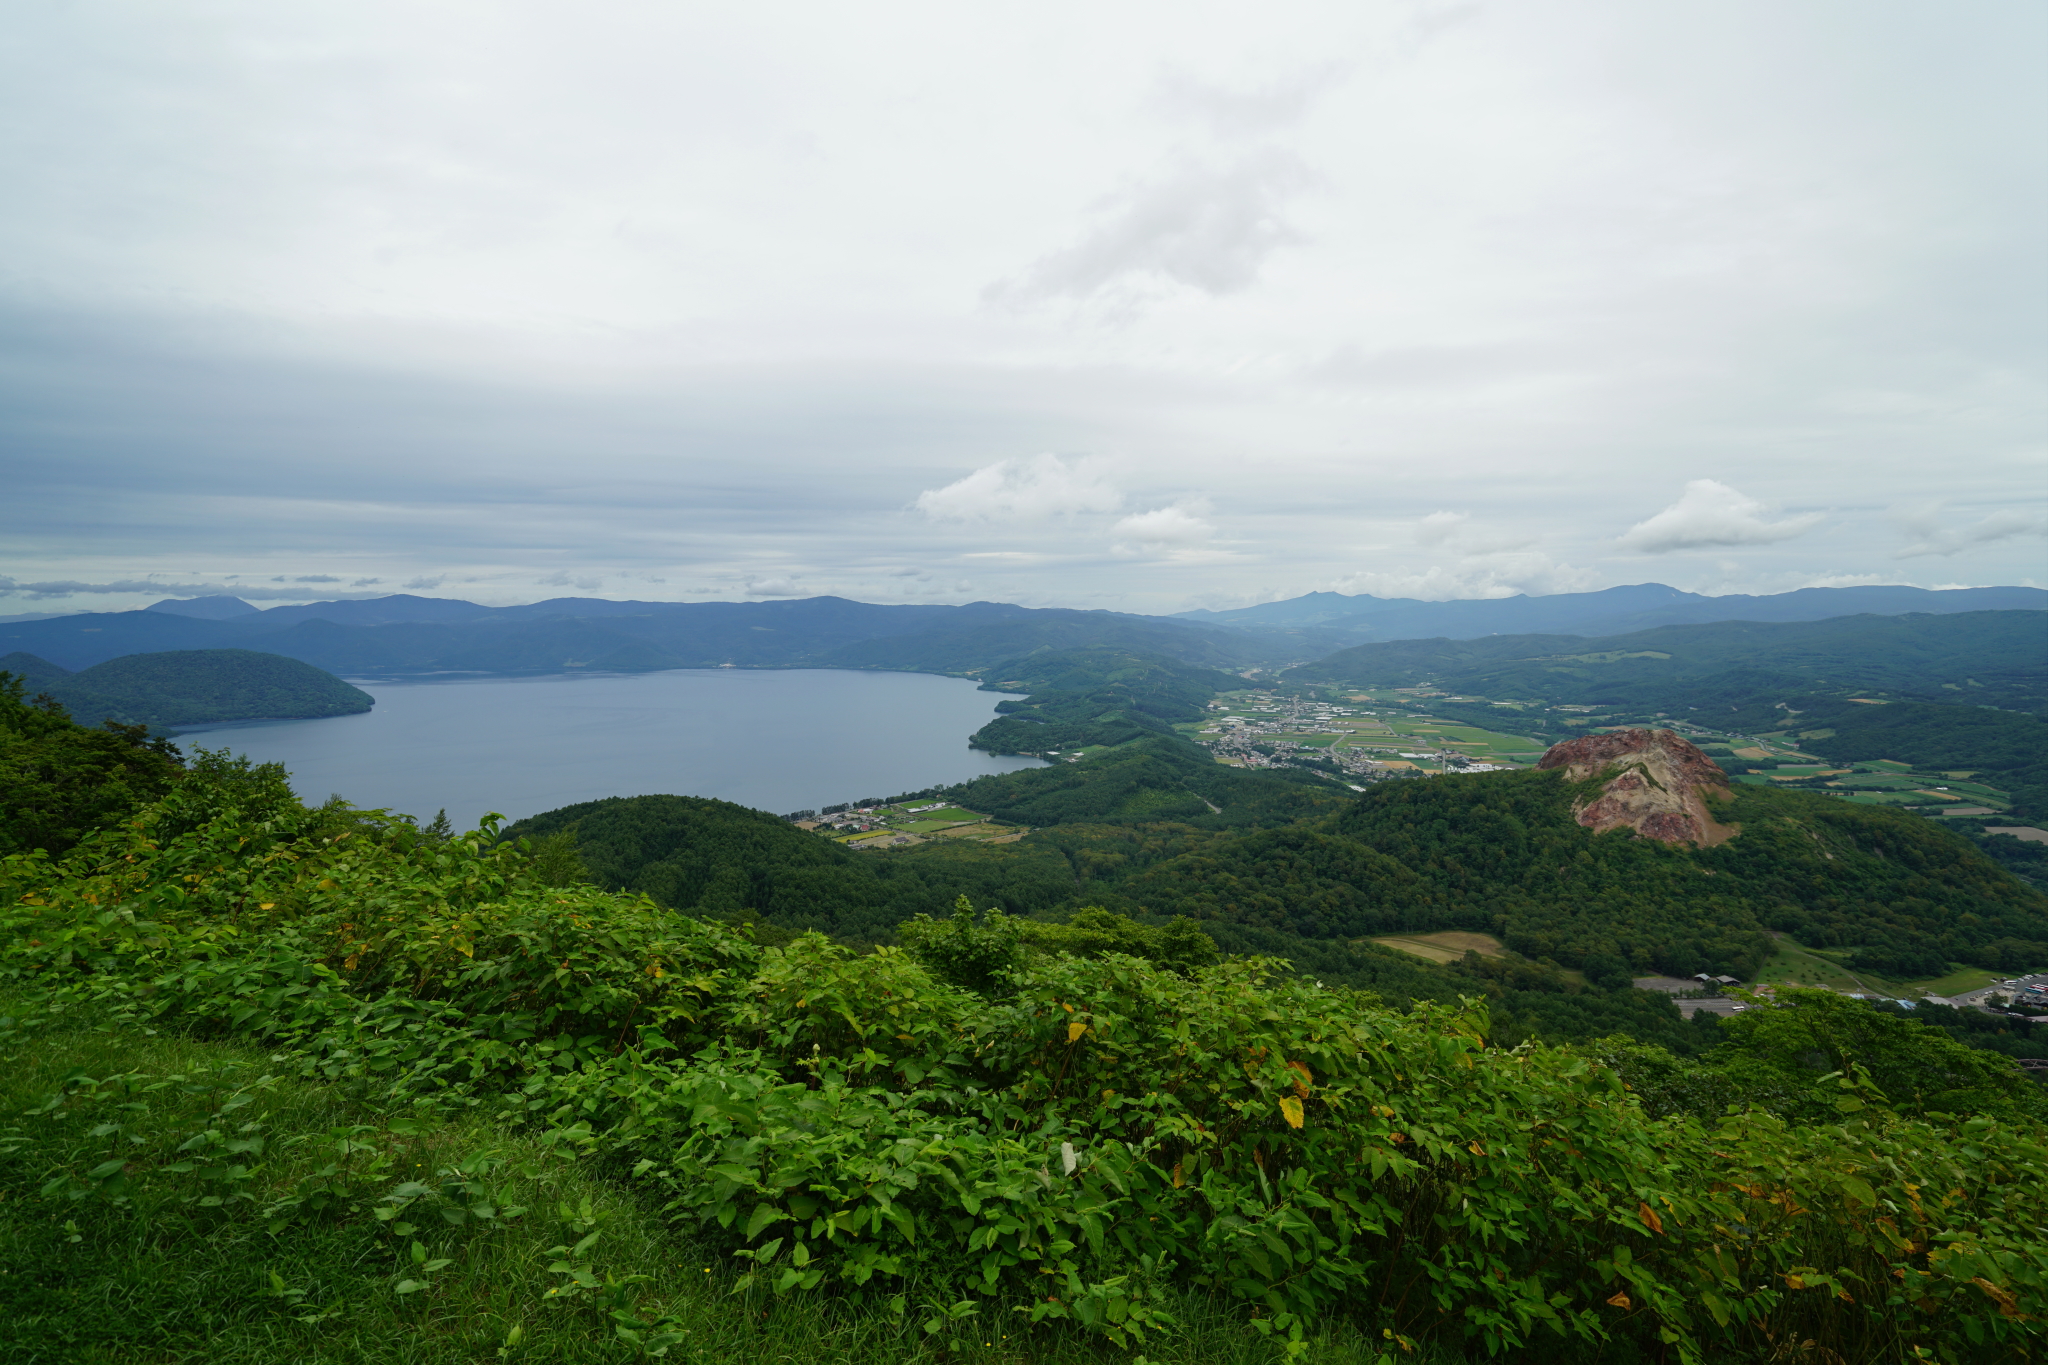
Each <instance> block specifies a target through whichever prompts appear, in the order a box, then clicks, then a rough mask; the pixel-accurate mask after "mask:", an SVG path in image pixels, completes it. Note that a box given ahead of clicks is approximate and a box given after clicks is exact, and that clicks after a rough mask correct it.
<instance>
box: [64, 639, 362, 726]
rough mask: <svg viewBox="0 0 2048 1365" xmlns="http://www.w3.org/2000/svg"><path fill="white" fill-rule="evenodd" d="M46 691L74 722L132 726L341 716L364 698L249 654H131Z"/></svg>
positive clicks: (295, 665) (329, 678)
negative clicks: (79, 719) (114, 722)
mask: <svg viewBox="0 0 2048 1365" xmlns="http://www.w3.org/2000/svg"><path fill="white" fill-rule="evenodd" d="M48 691H49V692H50V694H51V695H52V696H54V697H55V698H56V699H57V700H58V701H60V702H62V703H63V704H64V706H65V707H66V709H68V710H70V711H71V712H72V713H73V714H74V715H77V716H81V717H88V718H91V719H94V720H98V719H100V718H102V717H105V718H109V719H113V720H118V721H122V722H124V723H127V724H133V725H172V726H175V725H202V724H209V723H212V722H216V721H228V720H287V719H291V720H296V719H300V718H306V717H314V716H348V715H355V714H357V713H358V712H362V711H367V710H369V709H370V707H371V706H372V705H373V699H372V698H371V696H370V694H369V693H367V692H365V691H363V690H362V689H360V688H356V687H351V686H350V685H349V684H347V683H345V682H343V681H342V680H341V679H339V678H337V677H335V676H334V675H333V674H331V673H327V672H323V671H322V670H320V669H317V668H315V667H313V666H312V665H311V664H308V663H301V662H299V661H298V660H297V659H287V658H285V657H284V656H282V655H279V654H261V653H258V652H256V651H255V650H249V649H179V650H168V651H165V652H164V653H161V654H131V655H129V656H127V657H126V658H122V659H109V660H108V661H107V662H105V663H102V664H94V665H93V666H92V667H91V668H88V669H84V670H83V671H81V672H78V673H73V674H71V675H70V676H68V677H65V678H61V679H59V680H58V681H56V682H54V683H51V684H50V685H49V687H48Z"/></svg>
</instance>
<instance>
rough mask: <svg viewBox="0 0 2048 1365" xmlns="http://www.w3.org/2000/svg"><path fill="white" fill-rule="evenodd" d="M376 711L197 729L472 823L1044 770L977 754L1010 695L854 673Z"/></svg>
mask: <svg viewBox="0 0 2048 1365" xmlns="http://www.w3.org/2000/svg"><path fill="white" fill-rule="evenodd" d="M350 681H351V682H353V683H355V685H356V686H358V687H360V688H362V689H363V690H364V691H366V692H368V693H369V694H370V695H371V696H373V697H375V698H376V699H377V705H376V708H375V709H374V710H372V711H369V712H366V713H365V714H363V715H360V716H332V717H328V718H325V719H321V720H277V721H253V722H243V723H241V724H236V725H218V726H203V727H195V728H193V729H190V730H186V731H184V732H183V733H182V734H181V735H180V736H179V743H180V744H181V745H182V746H183V747H184V748H185V749H186V750H187V752H190V750H191V749H192V748H194V747H195V746H197V747H202V748H207V749H220V748H227V749H232V750H234V751H235V752H237V753H243V754H247V755H248V756H249V757H250V758H252V759H254V760H256V761H257V762H259V763H282V764H284V766H285V768H286V769H287V770H288V771H289V772H290V773H291V775H292V787H293V790H295V791H296V792H297V793H298V794H299V796H300V798H301V799H303V800H306V801H309V802H315V803H317V802H320V801H324V800H326V799H327V797H328V795H329V794H330V793H339V794H340V795H342V796H343V797H345V798H347V799H348V800H349V801H350V802H351V803H353V804H354V805H357V806H364V807H370V806H382V807H387V808H389V809H391V810H396V811H400V812H403V813H404V814H407V815H411V816H414V817H416V818H417V819H419V820H421V821H426V820H431V819H432V818H433V817H434V813H435V812H436V811H438V810H444V809H445V810H446V811H447V812H448V818H449V819H450V820H452V821H453V822H454V823H455V826H456V828H458V829H467V828H470V827H472V826H474V825H475V824H476V822H477V820H478V819H480V818H481V817H482V816H483V814H484V813H485V812H486V811H497V812H499V813H500V814H502V815H506V816H509V817H511V818H512V819H515V820H516V819H520V818H522V817H524V816H528V815H534V814H537V813H539V812H541V811H546V810H553V809H555V808H556V807H557V806H566V805H570V804H573V803H574V802H577V801H591V800H595V799H596V798H598V797H603V796H641V795H646V794H648V793H655V792H663V793H674V794H677V795H682V796H715V797H719V798H721V799H723V800H726V801H736V802H738V803H739V804H741V805H743V806H753V807H755V808H757V809H760V810H766V811H772V812H774V813H776V814H778V815H779V814H782V813H784V812H787V811H792V810H815V809H817V808H818V807H820V806H827V805H836V804H838V803H839V802H842V801H858V800H860V799H862V798H863V797H870V796H883V797H887V796H895V795H897V794H899V793H902V792H907V791H919V790H921V789H923V788H925V787H931V786H938V785H941V784H944V783H951V782H964V781H966V780H967V779H969V778H974V777H982V776H985V775H987V774H989V773H1004V772H1014V771H1016V770H1017V769H1019V768H1029V767H1038V766H1040V765H1039V761H1038V760H1037V759H1029V758H1010V757H998V756H997V755H995V754H988V753H983V752H982V751H980V750H978V749H970V748H968V747H967V737H968V735H970V734H972V733H973V732H974V731H976V730H978V729H980V728H981V727H982V726H983V725H985V724H987V723H988V722H989V720H991V719H992V718H993V717H994V716H995V707H996V703H997V702H999V701H1001V700H1003V696H1002V694H999V693H995V692H983V691H981V690H980V689H979V688H977V687H976V686H975V684H973V683H971V682H969V681H967V680H966V679H964V678H941V677H935V676H933V675H930V674H924V673H868V672H850V671H845V670H839V669H788V670H782V669H775V670H751V669H736V668H719V669H677V670H673V671H670V672H662V673H613V674H586V675H581V676H569V677H564V676H550V677H539V678H532V677H528V678H461V679H429V680H413V679H407V680H403V681H388V680H380V679H368V680H366V679H361V678H355V679H350Z"/></svg>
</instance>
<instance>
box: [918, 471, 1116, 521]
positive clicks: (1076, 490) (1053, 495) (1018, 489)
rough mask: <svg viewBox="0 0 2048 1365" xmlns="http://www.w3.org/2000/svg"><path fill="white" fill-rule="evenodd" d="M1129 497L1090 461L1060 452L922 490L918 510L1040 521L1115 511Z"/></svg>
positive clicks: (946, 517)
mask: <svg viewBox="0 0 2048 1365" xmlns="http://www.w3.org/2000/svg"><path fill="white" fill-rule="evenodd" d="M1123 501H1124V495H1123V493H1122V492H1121V491H1120V490H1118V489H1117V487H1116V486H1115V485H1114V484H1112V483H1110V482H1109V481H1108V480H1107V479H1104V478H1103V477H1102V476H1101V475H1100V474H1099V473H1097V472H1096V471H1095V470H1094V469H1093V468H1091V467H1090V466H1089V464H1088V462H1087V461H1086V460H1074V461H1071V462H1069V461H1067V460H1064V459H1062V458H1060V457H1059V456H1057V455H1033V456H1030V457H1028V458H1023V459H1009V460H997V461H996V462H995V463H994V464H991V465H984V466H983V467H981V468H980V469H977V470H975V471H974V472H973V473H972V474H969V475H968V476H967V477H966V478H964V479H960V480H957V481H955V482H953V483H949V484H947V485H946V486H945V487H944V488H932V489H927V490H926V491H924V492H922V493H920V494H918V496H917V502H916V503H915V504H914V505H915V506H916V508H917V510H918V511H920V512H922V513H924V514H925V515H926V516H928V517H931V518H932V519H933V520H935V521H963V522H1037V521H1046V520H1049V519H1051V518H1053V517H1070V516H1074V515H1077V514H1079V513H1083V512H1114V511H1116V510H1117V509H1118V508H1120V507H1122V506H1123Z"/></svg>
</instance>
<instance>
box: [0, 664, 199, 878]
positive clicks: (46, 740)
mask: <svg viewBox="0 0 2048 1365" xmlns="http://www.w3.org/2000/svg"><path fill="white" fill-rule="evenodd" d="M179 757H180V755H179V753H178V750H177V749H176V747H175V746H173V745H171V744H170V743H169V742H167V741H165V740H163V739H152V738H151V737H150V736H149V734H148V733H147V731H146V730H145V728H144V727H142V726H139V725H123V724H121V723H120V722H118V721H110V722H108V723H107V724H106V725H105V726H103V727H101V728H98V729H94V728H91V727H88V726H84V725H79V724H77V723H76V722H74V721H73V720H72V719H71V717H70V716H69V715H67V714H66V713H65V711H64V708H63V707H62V706H60V705H58V704H57V703H56V702H54V701H51V700H49V699H48V698H47V697H41V696H39V697H38V698H37V699H36V700H35V701H30V700H29V699H28V694H27V690H26V688H25V687H24V685H23V683H22V680H21V679H20V678H19V677H17V676H15V675H14V674H13V673H9V672H0V854H26V853H29V852H30V851H32V850H35V849H42V850H45V851H47V852H49V853H52V854H63V853H67V852H69V851H70V850H71V848H72V847H73V846H75V845H76V844H77V843H78V841H79V840H80V839H83V838H84V837H85V836H86V835H87V834H89V833H91V832H92V831H93V830H95V829H99V828H102V827H104V826H108V825H112V824H114V823H116V822H118V821H120V820H122V819H124V818H125V817H127V816H128V815H130V814H131V813H133V812H134V811H136V810H137V809H139V808H141V807H142V806H145V805H148V804H149V803H150V802H153V801H156V800H158V799H160V798H161V797H163V796H164V795H165V794H166V793H167V792H169V791H170V789H171V785H172V783H173V782H174V781H175V780H176V779H177V777H178V775H179V772H180V767H179Z"/></svg>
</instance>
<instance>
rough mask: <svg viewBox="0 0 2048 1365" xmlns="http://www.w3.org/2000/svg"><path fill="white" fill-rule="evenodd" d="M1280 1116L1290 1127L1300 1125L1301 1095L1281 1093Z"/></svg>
mask: <svg viewBox="0 0 2048 1365" xmlns="http://www.w3.org/2000/svg"><path fill="white" fill-rule="evenodd" d="M1280 1117H1281V1118H1283V1119H1286V1120H1287V1126H1288V1127H1290V1128H1299V1127H1301V1097H1300V1096H1298V1095H1282V1096H1281V1097H1280Z"/></svg>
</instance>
